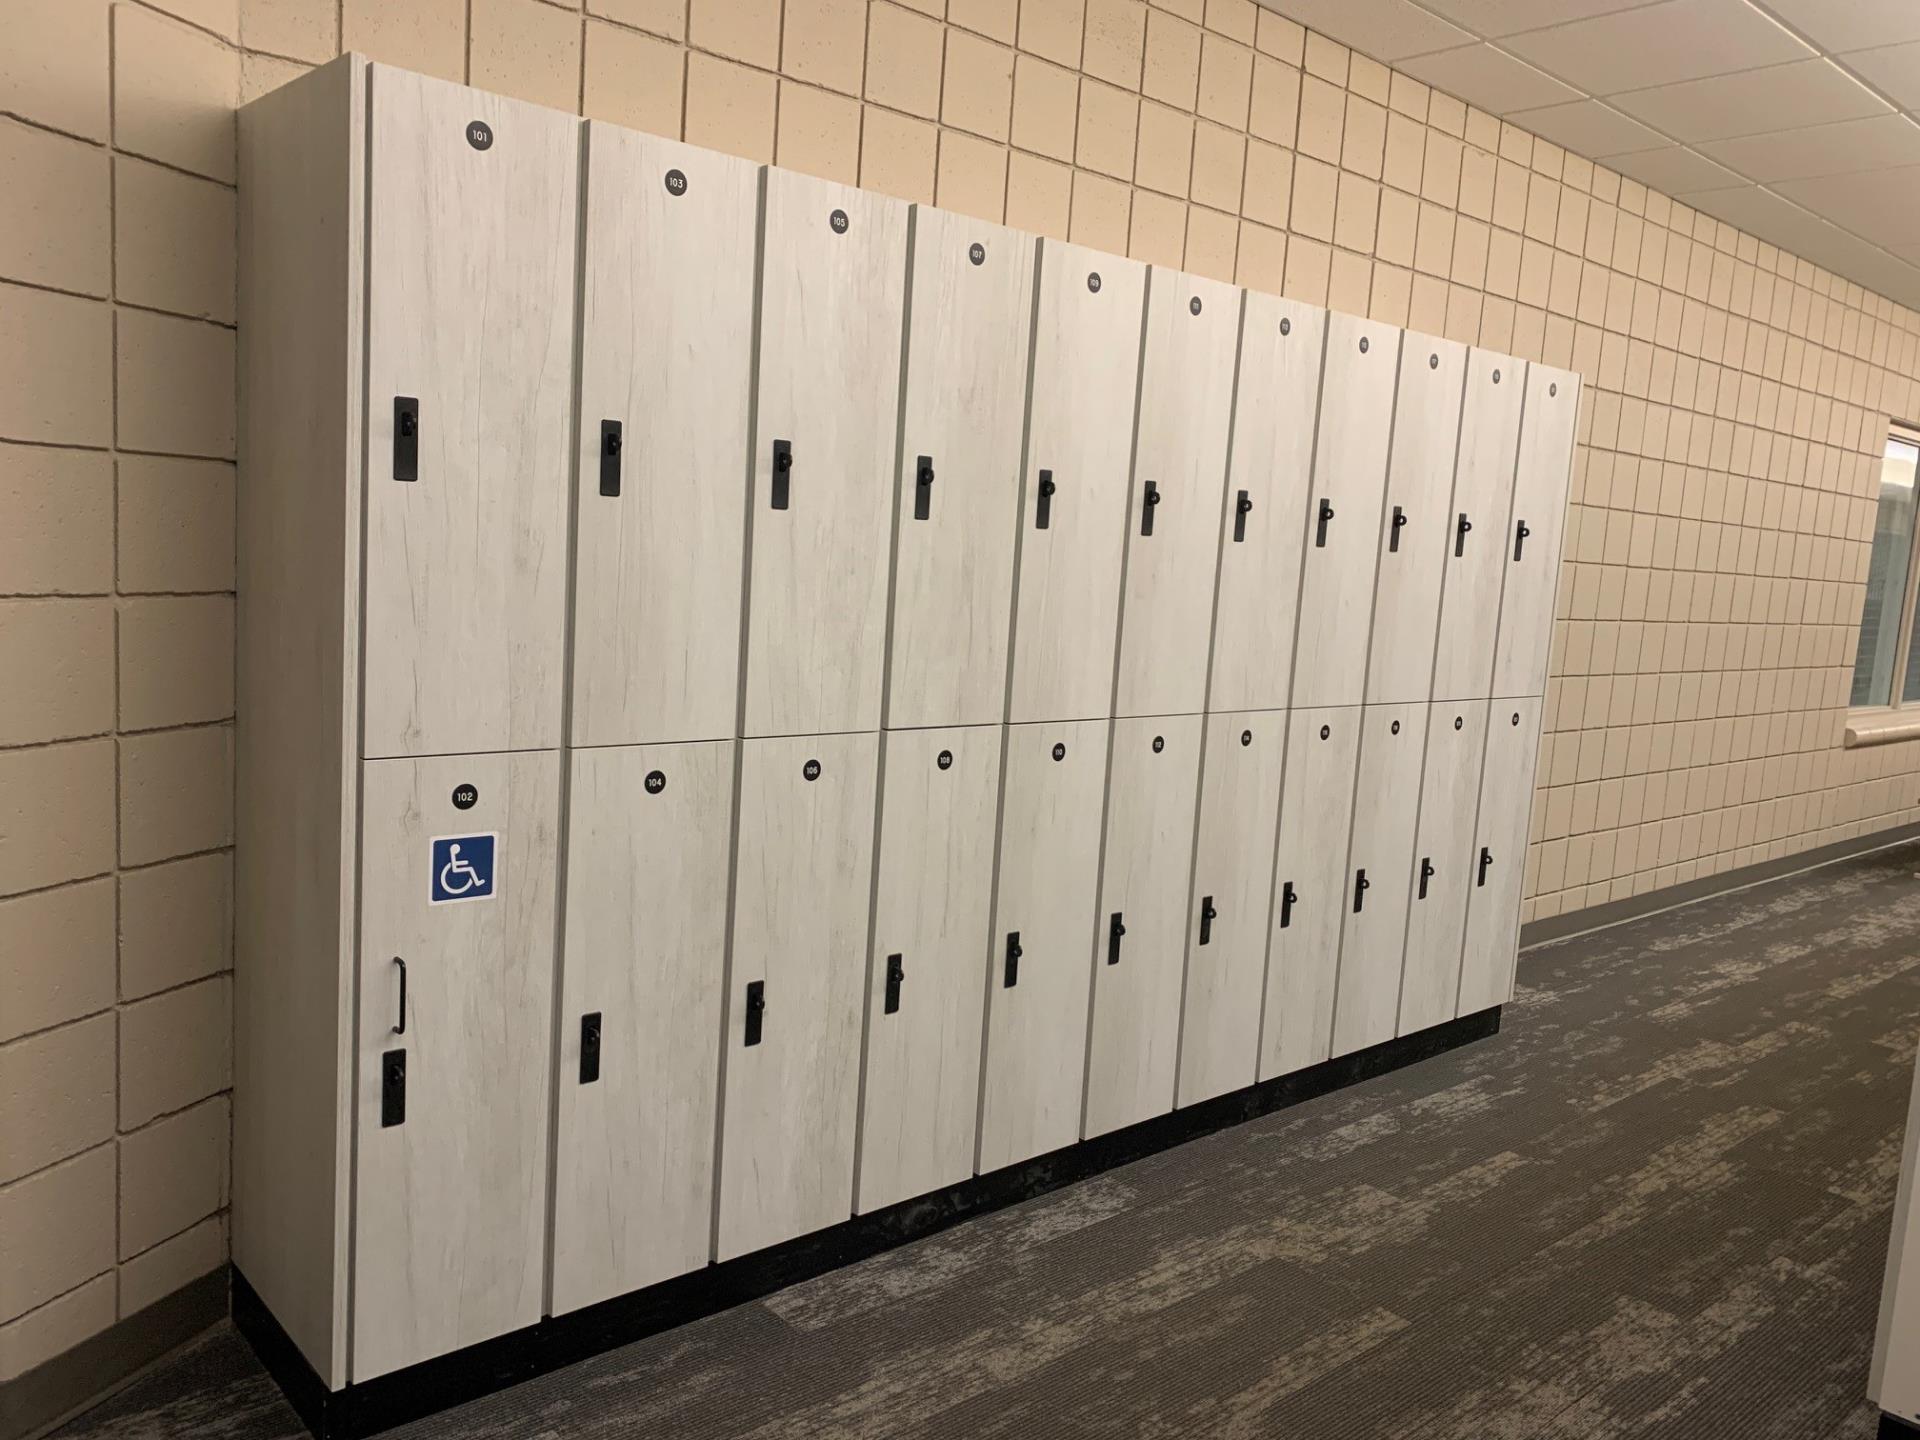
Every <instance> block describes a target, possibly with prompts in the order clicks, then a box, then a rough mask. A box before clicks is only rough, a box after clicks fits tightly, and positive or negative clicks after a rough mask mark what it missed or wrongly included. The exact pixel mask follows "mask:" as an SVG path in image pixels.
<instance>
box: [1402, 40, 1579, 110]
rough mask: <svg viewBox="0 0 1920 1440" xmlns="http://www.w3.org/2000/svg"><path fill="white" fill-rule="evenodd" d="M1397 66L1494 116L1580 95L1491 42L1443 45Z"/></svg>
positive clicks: (1576, 97)
mask: <svg viewBox="0 0 1920 1440" xmlns="http://www.w3.org/2000/svg"><path fill="white" fill-rule="evenodd" d="M1400 68H1401V69H1402V70H1404V71H1406V73H1407V74H1409V75H1411V76H1412V77H1413V78H1414V79H1416V80H1424V81H1426V83H1427V84H1429V85H1431V86H1433V87H1434V89H1436V90H1444V91H1445V92H1446V93H1447V94H1449V95H1452V96H1454V97H1456V98H1458V99H1461V100H1464V101H1466V102H1467V103H1468V104H1469V105H1478V106H1479V107H1480V108H1481V109H1482V110H1485V111H1487V112H1488V113H1489V114H1493V115H1506V114H1509V113H1511V112H1512V111H1515V110H1531V109H1535V108H1537V107H1539V106H1542V105H1557V104H1559V103H1560V102H1561V101H1563V100H1577V99H1579V98H1580V96H1579V93H1578V92H1577V91H1575V90H1572V89H1569V88H1568V87H1567V86H1565V85H1562V84H1561V83H1560V82H1559V81H1558V80H1555V79H1554V78H1553V77H1552V76H1550V75H1542V74H1541V73H1540V72H1539V71H1538V70H1536V69H1534V68H1533V67H1532V66H1531V65H1529V64H1527V63H1526V62H1525V61H1523V60H1516V59H1514V58H1513V56H1511V55H1509V54H1507V53H1506V52H1505V51H1504V50H1499V49H1496V48H1495V47H1494V46H1492V45H1484V44H1483V45H1466V46H1462V47H1461V48H1460V49H1458V50H1442V51H1439V52H1438V53H1436V54H1433V55H1422V56H1420V57H1419V58H1418V59H1415V60H1409V61H1407V62H1406V63H1405V64H1403V65H1402V66H1401V67H1400Z"/></svg>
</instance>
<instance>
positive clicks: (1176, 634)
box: [1114, 268, 1246, 715]
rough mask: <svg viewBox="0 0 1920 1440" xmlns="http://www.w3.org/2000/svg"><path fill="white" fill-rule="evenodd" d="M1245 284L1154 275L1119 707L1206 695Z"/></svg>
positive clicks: (1170, 704)
mask: <svg viewBox="0 0 1920 1440" xmlns="http://www.w3.org/2000/svg"><path fill="white" fill-rule="evenodd" d="M1245 293H1246V292H1245V291H1243V290H1241V289H1239V288H1238V287H1236V286H1233V285H1223V284H1221V283H1220V282H1219V281H1217V280H1203V279H1201V278H1200V277H1198V276H1195V275H1183V274H1181V273H1180V272H1179V271H1178V270H1162V269H1157V268H1156V269H1154V270H1153V271H1152V272H1151V273H1150V274H1149V275H1148V277H1147V323H1146V339H1145V342H1144V343H1145V351H1144V354H1143V357H1142V359H1141V365H1140V432H1139V438H1138V440H1137V441H1136V442H1135V445H1134V461H1133V502H1132V507H1131V511H1130V517H1129V521H1128V532H1127V562H1126V566H1125V570H1124V573H1125V577H1126V579H1125V585H1124V587H1123V594H1122V600H1121V606H1120V671H1119V677H1118V681H1117V684H1116V687H1115V691H1114V713H1115V714H1116V715H1186V714H1198V713H1199V712H1200V711H1201V710H1202V709H1203V708H1204V707H1205V705H1206V703H1207V649H1208V641H1209V637H1210V633H1211V629H1212V625H1213V586H1214V575H1215V572H1216V569H1217V566H1218V563H1219V559H1220V503H1221V489H1222V486H1223V485H1224V484H1225V483H1226V476H1227V442H1228V438H1229V436H1228V432H1229V430H1230V428H1231V425H1232V421H1233V366H1234V356H1235V354H1236V351H1237V349H1238V345H1239V339H1240V300H1241V296H1242V295H1244V294H1245Z"/></svg>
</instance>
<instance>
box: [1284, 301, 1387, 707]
mask: <svg viewBox="0 0 1920 1440" xmlns="http://www.w3.org/2000/svg"><path fill="white" fill-rule="evenodd" d="M1399 356H1400V332H1399V331H1398V330H1396V329H1395V328H1394V327H1393V326H1391V325H1381V324H1378V323H1377V322H1375V321H1372V320H1361V319H1358V318H1356V317H1355V316H1352V315H1337V314H1336V315H1329V316H1328V317H1327V359H1326V369H1325V374H1324V376H1323V378H1322V381H1321V385H1320V424H1319V431H1318V438H1317V439H1316V441H1315V445H1314V459H1313V496H1312V500H1311V502H1310V504H1309V505H1308V508H1307V516H1306V525H1307V535H1306V560H1305V561H1304V563H1303V566H1302V570H1303V572H1304V573H1303V574H1302V576H1301V580H1300V626H1299V637H1300V638H1299V643H1298V646H1297V651H1296V654H1295V656H1294V662H1293V696H1292V700H1291V703H1292V705H1293V708H1294V709H1296V710H1301V709H1305V708H1307V707H1309V706H1327V705H1358V704H1359V703H1360V700H1361V697H1362V694H1363V692H1364V690H1365V688H1366V681H1367V627H1368V623H1369V622H1370V620H1371V619H1372V611H1373V576H1374V551H1375V548H1376V546H1377V543H1378V541H1379V537H1380V507H1381V505H1382V503H1383V501H1384V499H1385V496H1386V480H1387V446H1388V440H1389V437H1390V436H1391V434H1392V431H1393V385H1394V374H1395V370H1396V368H1397V366H1398V363H1399Z"/></svg>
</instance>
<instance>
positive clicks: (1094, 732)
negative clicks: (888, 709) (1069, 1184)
mask: <svg viewBox="0 0 1920 1440" xmlns="http://www.w3.org/2000/svg"><path fill="white" fill-rule="evenodd" d="M1107 724H1108V722H1107V721H1105V720H1082V721H1080V722H1078V723H1074V724H1064V723H1063V724H1044V725H1011V726H1008V727H1007V742H1006V743H1007V759H1006V781H1005V785H1004V789H1003V792H1002V793H1003V795H1004V797H1005V798H1004V801H1003V803H1002V806H1001V813H1000V860H999V876H998V881H997V895H996V898H995V901H994V922H993V932H992V950H991V952H990V953H989V956H988V963H987V1043H986V1073H985V1074H984V1075H983V1076H982V1078H981V1086H980V1145H979V1154H978V1156H977V1158H976V1163H975V1168H976V1169H977V1170H979V1171H980V1172H981V1173H983V1174H984V1173H985V1172H987V1171H989V1170H998V1169H999V1168H1000V1167H1001V1166H1003V1165H1012V1164H1014V1163H1015V1162H1017V1161H1021V1160H1028V1159H1031V1158H1032V1157H1034V1156H1035V1155H1040V1154H1044V1153H1045V1152H1046V1151H1049V1150H1058V1149H1059V1148H1060V1147H1061V1146H1063V1145H1071V1144H1072V1143H1073V1142H1074V1141H1075V1140H1077V1139H1079V1138H1080V1109H1081V1106H1080V1102H1081V1095H1082V1093H1083V1091H1084V1087H1085V1083H1086V1060H1087V999H1088V993H1089V988H1088V987H1089V984H1090V982H1091V978H1092V977H1091V973H1090V971H1089V968H1088V967H1089V966H1090V964H1091V963H1092V955H1093V913H1094V905H1095V903H1096V894H1095V887H1096V885H1097V884H1098V883H1099V879H1100V816H1101V796H1102V788H1103V787H1104V786H1105V784H1106V778H1107Z"/></svg>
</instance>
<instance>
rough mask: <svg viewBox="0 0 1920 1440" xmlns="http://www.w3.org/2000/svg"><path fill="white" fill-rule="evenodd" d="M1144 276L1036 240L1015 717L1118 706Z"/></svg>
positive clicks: (1101, 711) (1057, 716) (1106, 259)
mask: <svg viewBox="0 0 1920 1440" xmlns="http://www.w3.org/2000/svg"><path fill="white" fill-rule="evenodd" d="M1146 283H1147V267H1146V266H1144V265H1142V264H1140V263H1138V262H1137V261H1133V260H1122V259H1120V258H1119V257H1118V256H1114V255H1103V254H1100V253H1099V252H1097V251H1093V250H1084V249H1082V248H1081V247H1079V246H1078V245H1068V244H1064V243H1062V242H1059V241H1055V240H1042V241H1041V242H1040V295H1039V302H1038V304H1037V305H1036V306H1035V309H1034V335H1033V388H1032V395H1031V398H1030V400H1029V403H1028V411H1027V459H1026V477H1025V481H1024V484H1023V487H1022V494H1023V495H1024V497H1025V498H1024V500H1023V502H1022V506H1021V516H1020V560H1019V579H1018V582H1017V587H1016V592H1015V594H1016V598H1015V600H1014V631H1013V666H1012V682H1013V689H1012V694H1011V695H1010V696H1009V697H1008V712H1007V713H1008V718H1009V719H1011V720H1015V721H1022V720H1084V719H1092V718H1095V717H1098V716H1105V715H1107V714H1108V713H1110V712H1109V708H1108V707H1109V706H1110V705H1111V704H1112V701H1113V665H1114V639H1115V633H1116V632H1115V627H1116V625H1117V624H1118V621H1119V615H1120V561H1121V556H1122V554H1123V553H1124V550H1125V546H1126V527H1127V473H1128V464H1129V461H1130V460H1131V458H1132V454H1133V412H1134V399H1135V395H1136V393H1137V391H1138V387H1139V380H1140V326H1141V305H1142V303H1143V301H1144V300H1145V298H1146Z"/></svg>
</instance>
